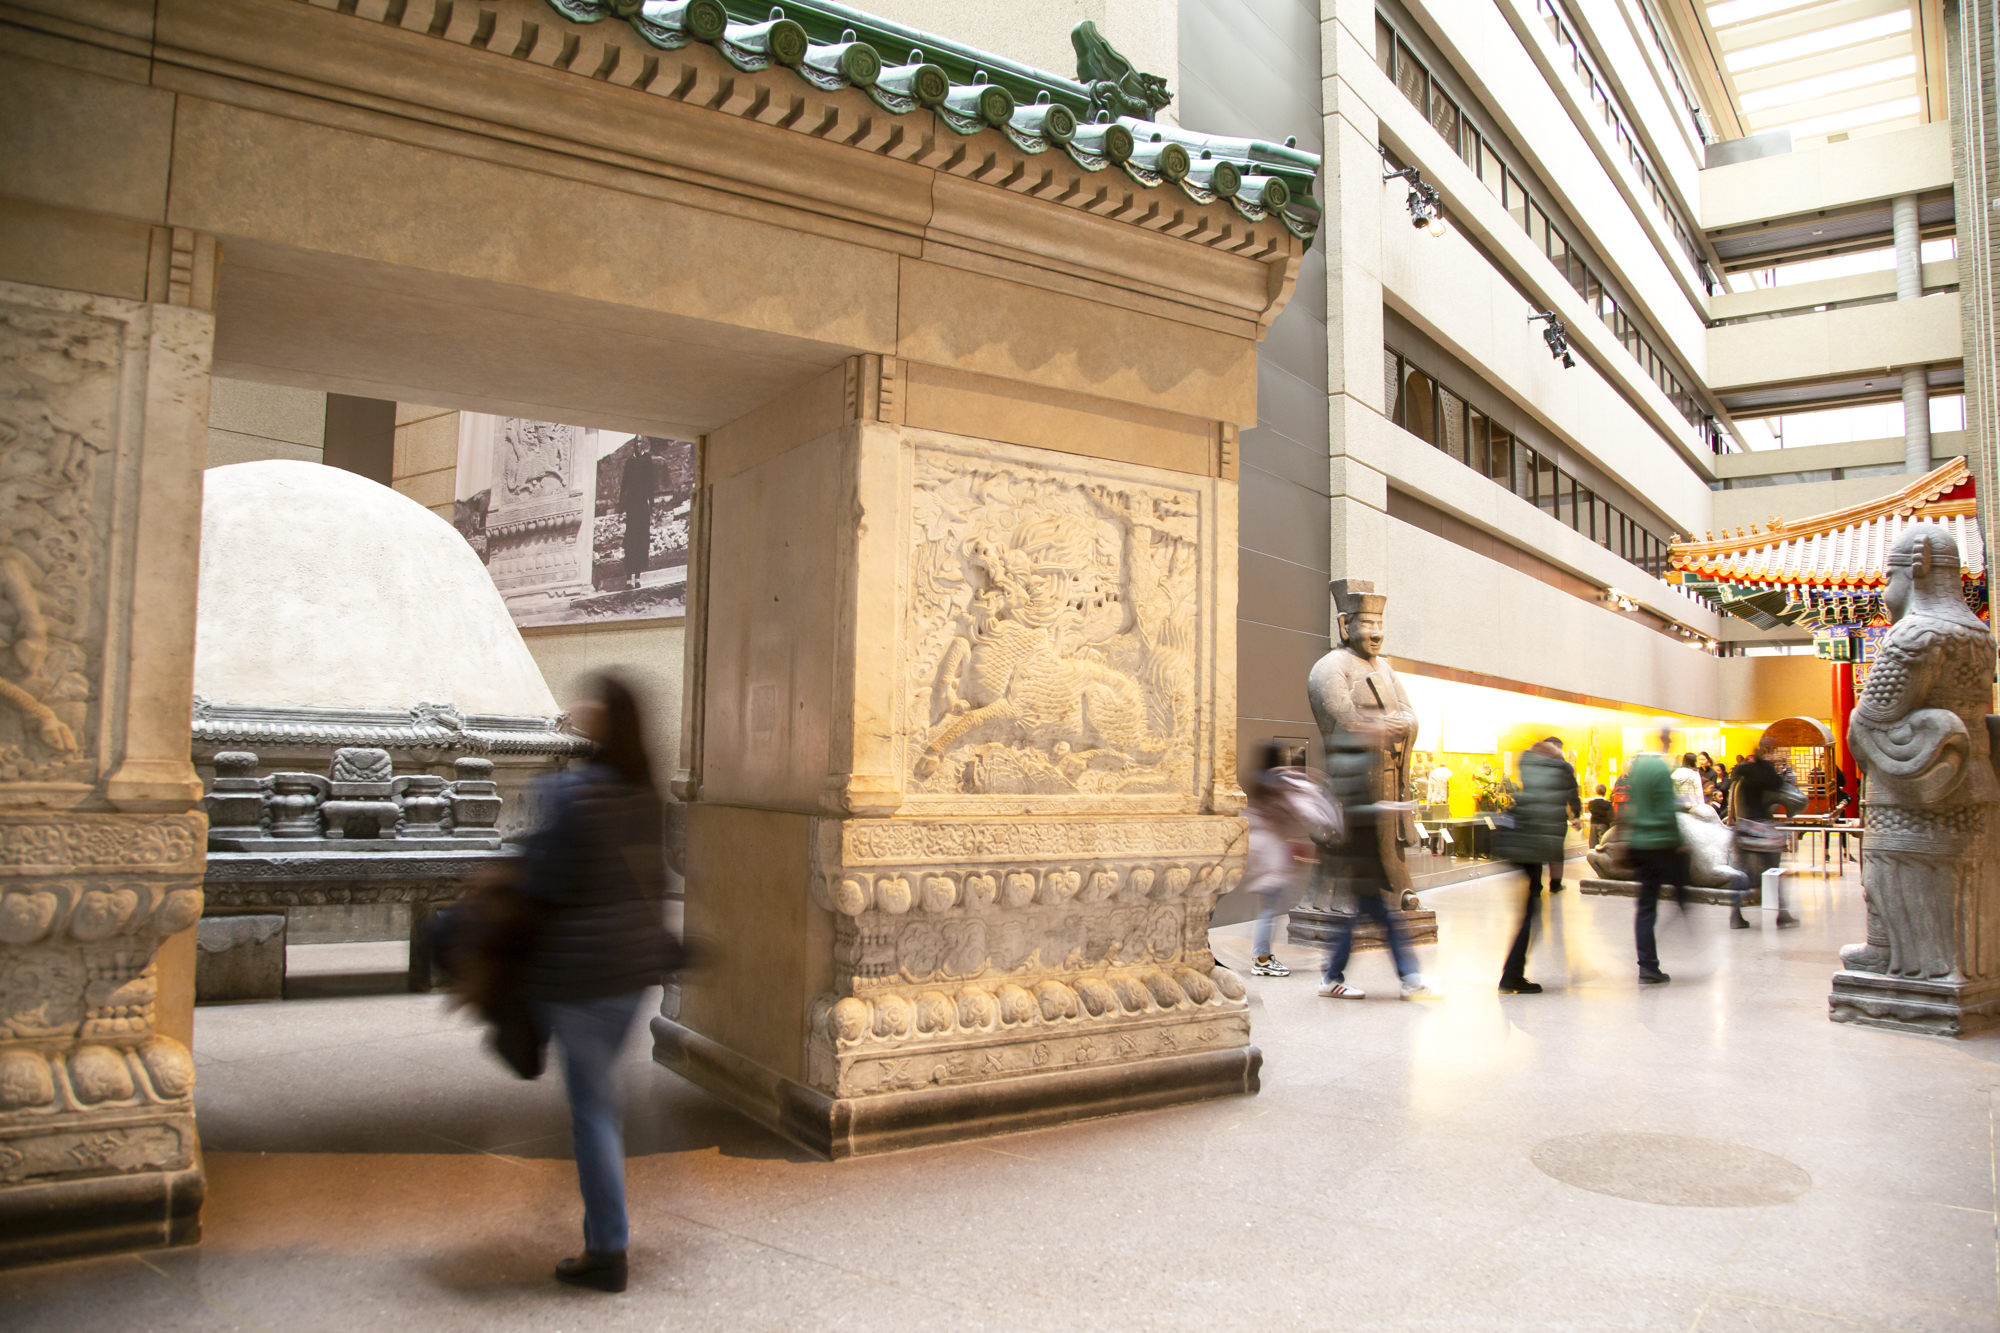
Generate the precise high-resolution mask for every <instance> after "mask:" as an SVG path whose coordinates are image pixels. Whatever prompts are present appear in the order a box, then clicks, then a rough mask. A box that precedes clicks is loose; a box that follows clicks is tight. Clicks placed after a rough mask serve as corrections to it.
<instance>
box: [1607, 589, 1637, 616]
mask: <svg viewBox="0 0 2000 1333" xmlns="http://www.w3.org/2000/svg"><path fill="white" fill-rule="evenodd" d="M1598 595H1599V596H1600V597H1602V598H1603V600H1604V603H1605V605H1607V606H1609V607H1610V608H1611V609H1612V610H1614V611H1636V610H1638V609H1639V604H1638V603H1637V602H1635V601H1633V600H1632V599H1631V598H1630V597H1627V596H1626V595H1625V594H1624V593H1622V592H1620V591H1618V589H1616V588H1606V589H1605V590H1604V591H1603V592H1602V593H1600V594H1598Z"/></svg>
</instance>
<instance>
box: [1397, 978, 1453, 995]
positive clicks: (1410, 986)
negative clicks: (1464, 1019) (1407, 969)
mask: <svg viewBox="0 0 2000 1333" xmlns="http://www.w3.org/2000/svg"><path fill="white" fill-rule="evenodd" d="M1403 998H1404V999H1406V1000H1442V999H1443V998H1444V992H1443V991H1441V990H1437V989H1435V988H1434V987H1433V986H1432V985H1431V984H1430V982H1428V981H1425V980H1424V979H1423V978H1422V977H1421V976H1412V977H1406V978H1404V980H1403Z"/></svg>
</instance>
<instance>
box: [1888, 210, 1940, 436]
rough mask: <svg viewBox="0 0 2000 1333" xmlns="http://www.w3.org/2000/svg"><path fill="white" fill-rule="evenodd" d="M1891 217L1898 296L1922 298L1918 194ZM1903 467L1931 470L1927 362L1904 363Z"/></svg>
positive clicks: (1921, 253) (1893, 211) (1900, 298)
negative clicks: (1921, 363)
mask: <svg viewBox="0 0 2000 1333" xmlns="http://www.w3.org/2000/svg"><path fill="white" fill-rule="evenodd" d="M1889 220H1890V225H1891V226H1892V227H1893V228H1894V231H1895V237H1896V299H1897V300H1898V301H1915V300H1918V299H1919V298H1921V297H1922V296H1923V294H1924V248H1923V233H1922V232H1921V231H1920V230H1919V229H1918V226H1917V196H1915V195H1913V194H1899V195H1897V196H1896V197H1895V199H1894V200H1892V201H1891V203H1890V206H1889ZM1903 470H1904V471H1905V472H1917V473H1923V472H1929V471H1930V470H1931V389H1930V381H1929V378H1928V376H1927V375H1926V373H1925V367H1923V366H1905V367H1903Z"/></svg>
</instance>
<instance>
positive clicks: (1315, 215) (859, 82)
mask: <svg viewBox="0 0 2000 1333" xmlns="http://www.w3.org/2000/svg"><path fill="white" fill-rule="evenodd" d="M546 3H547V4H548V5H549V6H550V7H551V8H553V9H555V10H556V12H557V13H559V14H561V15H562V16H563V17H564V18H566V19H569V20H571V21H572V22H575V23H596V22H599V21H601V20H604V19H622V20H624V21H625V22H627V23H629V24H631V25H632V28H633V29H634V30H635V31H636V32H637V33H638V34H639V36H640V37H642V38H643V39H644V40H645V41H646V42H648V43H649V44H651V45H652V46H654V47H657V48H659V49H660V50H664V51H672V50H678V49H679V48H681V47H684V46H686V45H687V44H688V43H690V42H701V43H704V44H706V45H709V46H713V47H714V48H715V49H716V50H717V51H718V52H719V53H720V54H721V55H722V57H723V58H724V59H725V60H727V61H728V62H729V63H730V64H732V65H734V66H735V67H736V68H738V69H740V70H743V71H745V72H746V73H756V72H759V71H762V70H767V69H770V68H772V67H773V66H783V67H785V68H788V69H790V70H791V71H792V72H793V73H794V74H796V75H797V76H798V77H799V78H801V79H804V80H805V81H806V82H808V83H810V84H812V85H813V86H814V87H816V88H819V89H821V90H822V91H826V92H832V91H836V90H838V89H840V88H845V87H856V88H861V89H863V90H864V91H866V92H867V94H868V95H869V97H871V98H872V99H874V101H875V103H876V105H878V106H880V107H882V108H883V109H884V110H885V111H888V112H889V113H890V114H892V115H898V116H901V115H908V114H911V113H912V112H915V111H917V110H919V109H922V108H929V109H931V110H933V111H935V112H936V113H937V116H938V118H939V120H940V121H942V122H943V123H944V124H945V125H946V126H947V127H948V128H949V129H951V130H952V131H954V132H955V133H958V134H964V135H972V134H978V133H980V132H981V131H982V130H986V129H998V130H1000V131H1001V132H1002V133H1003V134H1005V135H1006V137H1007V139H1008V140H1009V142H1011V143H1012V144H1013V145H1014V146H1015V147H1016V148H1019V149H1020V150H1021V151H1023V152H1026V153H1042V152H1047V151H1049V150H1051V149H1058V150H1060V151H1062V152H1064V153H1066V154H1067V155H1068V156H1069V157H1070V158H1071V159H1072V160H1073V161H1074V162H1076V164H1077V165H1078V166H1080V167H1082V168H1083V169H1084V170H1086V171H1103V170H1106V169H1108V168H1110V167H1114V166H1115V167H1118V168H1120V169H1121V170H1122V171H1123V173H1124V174H1125V175H1127V176H1129V177H1131V178H1132V179H1133V180H1134V181H1137V182H1138V183H1139V184H1140V185H1143V186H1145V187H1146V188H1148V189H1156V188H1159V187H1161V186H1162V185H1167V184H1171V185H1175V186H1178V187H1179V188H1180V189H1181V190H1182V191H1184V192H1185V193H1186V194H1187V195H1188V197H1189V198H1191V199H1193V200H1194V201H1195V202H1196V203H1201V204H1208V203H1213V202H1215V201H1216V200H1218V199H1227V200H1228V201H1229V203H1230V204H1231V205H1232V206H1233V207H1234V208H1235V209H1236V211H1237V212H1239V213H1241V214H1242V215H1243V216H1244V217H1245V218H1248V219H1249V220H1251V221H1261V220H1263V219H1264V218H1266V217H1276V218H1277V219H1278V220H1280V221H1281V222H1283V224H1284V225H1285V227H1286V228H1287V229H1288V230H1289V231H1291V232H1292V233H1293V234H1294V235H1296V236H1298V237H1300V238H1301V239H1304V240H1311V239H1312V235H1313V233H1314V231H1315V230H1316V229H1317V228H1318V226H1319V217H1320V209H1319V205H1318V203H1317V202H1316V201H1315V200H1314V198H1313V186H1314V182H1315V181H1316V179H1317V177H1318V175H1319V165H1320V159H1319V157H1318V155H1317V154H1314V153H1309V152H1306V151H1305V150H1304V149H1301V148H1299V147H1297V146H1296V145H1295V144H1293V143H1292V142H1290V141H1287V142H1286V143H1284V144H1274V143H1267V142H1265V141H1263V140H1261V139H1234V138H1227V137H1224V136H1221V135H1213V134H1201V133H1197V132H1196V131H1193V130H1185V129H1181V128H1179V127H1178V126H1173V125H1160V124H1156V123H1155V122H1154V121H1153V119H1152V116H1153V113H1154V112H1155V111H1157V110H1158V109H1159V108H1160V107H1162V106H1165V105H1166V104H1167V103H1168V102H1169V101H1170V100H1172V94H1171V93H1170V92H1168V90H1167V86H1166V81H1165V80H1164V79H1161V78H1159V77H1158V76H1156V75H1151V74H1145V73H1142V72H1140V71H1138V70H1136V69H1134V68H1133V67H1132V64H1131V62H1130V61H1128V60H1126V59H1125V57H1123V56H1122V55H1120V54H1119V53H1118V52H1117V51H1116V50H1115V49H1114V48H1113V47H1112V46H1111V44H1110V43H1109V42H1107V41H1105V40H1104V38H1103V36H1102V34H1100V33H1099V32H1098V31H1097V27H1096V25H1095V24H1093V23H1091V22H1090V21H1088V20H1085V21H1084V22H1082V23H1079V24H1077V25H1076V27H1075V29H1074V30H1072V32H1071V34H1070V41H1071V44H1072V45H1073V46H1074V47H1075V49H1076V52H1077V71H1078V75H1079V77H1078V78H1076V79H1066V78H1063V77H1061V76H1059V75H1055V74H1050V73H1048V72H1046V71H1044V70H1038V69H1034V68H1032V67H1031V66H1028V65H1023V64H1019V63H1017V62H1015V61H1012V60H1008V59H1007V58H1006V57H1004V56H997V55H993V54H991V53H989V52H984V51H979V50H976V49H975V48H973V47H969V46H966V45H963V44H962V43H959V42H954V41H952V40H951V39H949V38H945V37H939V36H937V35H935V34H932V33H927V32H923V31H921V30H919V29H916V28H910V27H906V26H904V25H902V24H899V23H892V22H890V21H889V20H887V19H883V18H878V17H876V16H875V15H872V14H866V13H863V12H862V11H861V10H858V9H852V8H850V7H848V6H847V5H843V4H839V3H836V0H789V2H788V3H786V4H784V5H781V6H765V5H760V4H757V3H755V2H754V0H750V2H748V3H746V0H546Z"/></svg>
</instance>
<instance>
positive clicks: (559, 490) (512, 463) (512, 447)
mask: <svg viewBox="0 0 2000 1333" xmlns="http://www.w3.org/2000/svg"><path fill="white" fill-rule="evenodd" d="M577 433H578V432H577V429H576V427H574V426H563V425H558V424H556V423H555V422H550V421H529V420H526V419H524V418H522V417H503V418H501V420H500V443H501V447H502V449H503V450H504V457H503V460H502V472H501V485H502V486H503V487H504V488H505V490H506V492H507V496H508V498H509V499H511V500H527V499H539V498H541V497H543V496H550V495H562V494H565V493H567V492H568V490H569V488H570V485H571V481H572V479H573V478H574V477H575V475H576V444H577Z"/></svg>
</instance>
